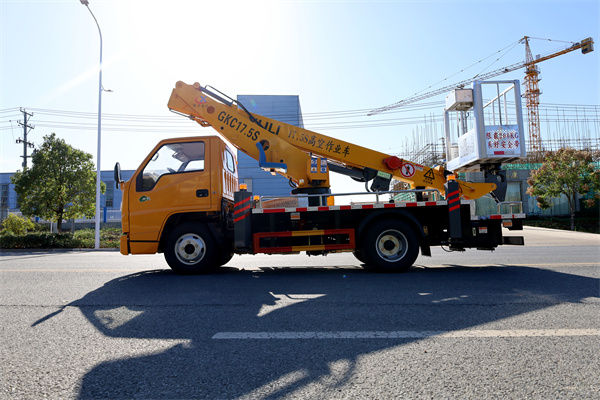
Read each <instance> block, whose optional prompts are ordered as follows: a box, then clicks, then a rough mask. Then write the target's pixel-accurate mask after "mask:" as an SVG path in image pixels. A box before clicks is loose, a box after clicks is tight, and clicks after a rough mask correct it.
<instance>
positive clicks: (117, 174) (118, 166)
mask: <svg viewBox="0 0 600 400" xmlns="http://www.w3.org/2000/svg"><path fill="white" fill-rule="evenodd" d="M114 178H115V186H116V188H117V189H118V188H119V183H121V182H123V181H122V180H121V164H119V163H116V164H115V170H114Z"/></svg>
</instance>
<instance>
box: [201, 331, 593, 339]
mask: <svg viewBox="0 0 600 400" xmlns="http://www.w3.org/2000/svg"><path fill="white" fill-rule="evenodd" d="M565 336H600V329H494V330H490V329H487V330H476V329H473V330H459V331H357V332H344V331H339V332H335V331H332V332H218V333H216V334H215V335H213V337H212V338H213V339H236V340H244V339H424V338H429V337H437V338H505V337H565Z"/></svg>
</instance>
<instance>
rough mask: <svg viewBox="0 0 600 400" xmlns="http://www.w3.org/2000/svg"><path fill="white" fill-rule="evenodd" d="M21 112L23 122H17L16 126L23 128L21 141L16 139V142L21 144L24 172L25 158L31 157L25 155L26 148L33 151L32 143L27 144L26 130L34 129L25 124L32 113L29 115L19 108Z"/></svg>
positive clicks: (25, 166)
mask: <svg viewBox="0 0 600 400" xmlns="http://www.w3.org/2000/svg"><path fill="white" fill-rule="evenodd" d="M21 112H22V113H23V120H24V122H23V123H21V121H18V124H19V125H21V126H22V127H23V139H21V138H18V139H17V140H16V142H17V143H23V155H22V156H21V157H23V164H22V165H23V170H25V168H27V157H31V156H28V155H27V147H29V148H31V149H33V143H32V142H28V141H27V133H28V131H27V129H34V128H35V126H31V125H29V124H28V123H27V117H28V116H29V117H33V113H31V114H29V113H28V112H27V111H25V110H24V109H22V108H21Z"/></svg>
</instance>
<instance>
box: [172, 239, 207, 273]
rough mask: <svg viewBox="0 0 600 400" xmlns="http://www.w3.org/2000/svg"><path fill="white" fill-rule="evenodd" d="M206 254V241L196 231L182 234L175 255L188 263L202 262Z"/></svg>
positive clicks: (184, 262) (176, 245)
mask: <svg viewBox="0 0 600 400" xmlns="http://www.w3.org/2000/svg"><path fill="white" fill-rule="evenodd" d="M205 254H206V243H204V240H202V238H201V237H200V236H198V235H197V234H195V233H186V234H185V235H181V236H180V237H179V239H177V242H176V243H175V256H177V259H178V260H179V261H180V262H182V263H183V264H186V265H193V264H197V263H198V262H200V261H201V260H202V259H203V258H204V255H205Z"/></svg>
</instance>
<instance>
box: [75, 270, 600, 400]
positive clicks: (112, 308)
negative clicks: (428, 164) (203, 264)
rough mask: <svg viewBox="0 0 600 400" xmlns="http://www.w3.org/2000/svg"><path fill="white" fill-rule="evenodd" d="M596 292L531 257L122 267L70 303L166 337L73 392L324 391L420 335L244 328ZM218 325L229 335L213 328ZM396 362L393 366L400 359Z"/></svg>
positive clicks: (321, 327) (366, 326) (464, 323)
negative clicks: (527, 260) (192, 270)
mask: <svg viewBox="0 0 600 400" xmlns="http://www.w3.org/2000/svg"><path fill="white" fill-rule="evenodd" d="M596 296H598V281H597V280H596V279H593V278H587V277H582V276H575V275H571V274H566V273H559V272H553V271H549V270H543V269H537V268H531V267H517V266H504V267H497V266H496V267H483V268H474V267H471V268H461V267H453V268H419V269H416V270H412V271H410V272H408V273H405V274H398V275H390V274H376V273H370V272H367V271H363V270H359V269H353V268H338V269H330V268H310V269H309V268H306V269H304V268H283V269H277V268H275V269H268V268H267V269H261V270H260V271H244V270H238V269H235V268H226V269H224V270H223V272H221V273H219V274H215V275H208V276H177V275H174V274H172V273H171V272H169V271H164V270H157V271H149V272H141V273H136V274H132V275H127V276H123V277H120V278H118V279H114V280H112V281H110V282H107V283H106V284H105V285H104V286H102V287H101V288H99V289H97V290H95V291H93V292H90V293H89V294H87V295H86V296H85V297H83V298H82V299H80V300H77V301H76V302H74V303H72V304H70V306H73V307H78V308H79V309H80V310H81V312H82V313H83V315H84V316H85V317H86V318H87V319H88V320H89V321H90V322H91V323H92V324H93V325H94V326H95V327H96V328H97V329H98V330H99V331H100V332H102V333H103V334H104V335H106V336H107V337H111V338H130V339H173V340H175V342H174V343H173V345H172V346H171V347H170V348H168V349H167V350H166V351H162V352H158V353H152V352H150V354H148V352H146V353H144V351H143V350H140V355H139V356H136V357H132V358H124V359H114V360H111V361H107V362H104V363H101V364H99V365H97V366H96V367H95V368H93V369H92V370H91V371H89V372H88V373H87V374H86V375H85V377H83V380H82V383H81V390H80V398H82V399H89V398H111V399H121V398H170V399H187V398H195V399H222V398H227V399H229V398H240V397H241V398H255V397H258V398H268V399H274V398H281V397H284V396H286V395H290V394H292V393H294V394H296V395H298V393H300V392H297V391H301V390H305V389H307V388H312V389H314V388H323V390H331V389H332V388H333V390H335V388H336V387H340V386H342V385H344V384H345V383H348V381H349V380H350V379H351V378H352V379H354V378H356V376H355V374H356V368H357V363H358V360H359V357H361V356H364V355H368V354H371V353H374V352H377V351H381V350H385V349H389V348H393V347H397V346H402V345H405V344H407V343H411V342H414V341H416V340H421V339H419V338H412V339H411V338H396V339H390V338H388V339H385V338H377V339H320V340H318V339H281V338H279V339H267V338H265V339H244V338H243V337H244V334H247V333H257V332H263V333H264V334H265V335H266V336H265V337H268V334H269V333H274V332H287V333H298V332H398V331H407V332H422V331H453V330H461V329H470V328H471V329H476V328H477V327H478V326H480V325H482V324H486V323H490V322H494V321H499V320H502V319H505V318H508V317H514V316H518V315H521V314H524V313H528V312H531V311H536V310H540V309H543V308H547V307H550V306H554V305H557V304H561V303H577V302H581V301H582V300H583V299H585V298H589V297H596ZM223 334H229V335H230V337H235V338H233V339H220V340H219V339H216V338H215V337H219V335H221V337H222V336H223ZM232 335H233V336H232ZM132 343H135V341H134V342H132ZM133 345H134V344H133ZM395 361H396V362H397V369H396V370H395V371H396V372H395V373H396V374H397V373H398V372H397V371H398V369H402V368H404V367H403V366H402V365H403V362H402V361H403V360H402V359H397V360H395Z"/></svg>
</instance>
